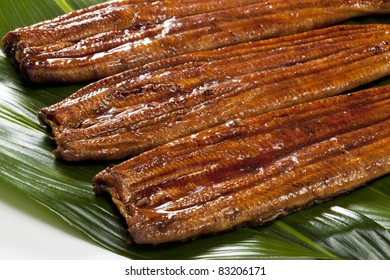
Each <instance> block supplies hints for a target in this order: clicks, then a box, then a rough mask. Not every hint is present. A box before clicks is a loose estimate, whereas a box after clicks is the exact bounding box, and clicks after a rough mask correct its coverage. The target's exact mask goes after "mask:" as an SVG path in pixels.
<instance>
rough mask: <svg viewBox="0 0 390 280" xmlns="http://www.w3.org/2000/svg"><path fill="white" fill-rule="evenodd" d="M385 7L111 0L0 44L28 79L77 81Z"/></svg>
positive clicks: (278, 0) (363, 2)
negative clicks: (111, 0) (113, 0)
mask: <svg viewBox="0 0 390 280" xmlns="http://www.w3.org/2000/svg"><path fill="white" fill-rule="evenodd" d="M389 12H390V2H389V1H387V0H386V1H385V0H381V1H379V0H371V1H368V0H348V1H345V0H337V1H336V0H332V1H330V0H310V1H309V0H301V1H295V0H288V1H286V0H269V1H254V0H239V1H233V0H225V1H220V0H218V1H216V0H214V1H212V0H208V1H195V0H180V1H174V2H172V1H157V2H151V1H146V2H145V1H116V2H109V3H105V4H101V5H97V6H92V7H90V8H87V9H85V10H79V11H75V12H73V13H71V14H69V15H65V16H62V17H59V18H56V19H53V20H52V21H46V22H43V23H39V24H37V25H33V26H31V27H26V28H21V29H17V30H16V31H12V32H10V33H9V34H7V35H6V36H5V37H4V38H3V45H4V49H5V50H6V52H7V53H9V54H10V55H13V56H14V58H15V61H16V63H17V64H18V65H19V64H20V65H19V67H20V69H21V72H22V74H23V75H24V76H25V77H26V78H27V79H28V80H30V81H32V82H36V83H39V82H81V81H91V80H96V79H100V78H102V77H106V76H110V75H112V74H115V73H119V72H122V71H124V70H127V69H133V68H135V67H138V66H141V65H144V64H146V63H149V62H153V61H157V60H159V59H163V58H167V57H174V56H177V55H180V54H184V53H192V52H195V51H201V50H210V49H215V48H219V47H223V46H227V45H233V44H237V43H243V42H249V41H253V40H259V39H264V38H269V37H277V36H282V35H288V34H293V33H298V32H302V31H306V30H311V29H315V28H319V27H323V26H326V25H332V24H334V23H337V22H340V21H343V20H345V19H348V18H351V17H355V16H364V15H369V14H379V13H389Z"/></svg>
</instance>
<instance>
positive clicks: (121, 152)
mask: <svg viewBox="0 0 390 280" xmlns="http://www.w3.org/2000/svg"><path fill="white" fill-rule="evenodd" d="M389 32H390V27H389V26H388V25H345V26H335V27H330V28H325V29H320V30H315V31H309V32H306V33H301V34H297V35H291V36H286V37H281V38H276V39H269V40H263V41H257V42H251V43H246V44H240V45H235V46H230V47H225V48H221V49H217V50H212V51H207V52H198V53H193V54H189V55H183V56H179V57H176V58H172V59H166V60H162V61H158V62H155V63H151V64H148V65H145V66H144V67H141V68H136V69H134V70H130V71H127V72H124V73H122V74H119V75H116V76H113V77H109V78H106V79H103V80H101V81H98V82H96V83H93V84H91V85H89V86H87V87H85V88H83V89H81V90H80V91H79V92H76V93H75V94H74V95H72V96H70V97H69V98H67V99H65V100H64V101H62V102H60V103H57V104H54V105H52V106H50V107H47V108H43V109H42V110H41V111H40V113H39V116H40V120H41V122H42V123H44V124H46V125H49V126H51V127H52V129H53V133H54V137H55V140H56V142H57V144H58V147H57V149H56V151H55V154H56V156H57V157H58V158H62V159H64V160H68V161H79V160H114V159H120V158H125V157H128V156H130V155H134V154H138V153H140V152H143V151H145V150H148V149H151V148H154V147H156V146H159V145H162V144H164V143H167V142H169V141H172V140H175V139H177V138H179V137H183V136H186V135H190V134H192V133H195V132H198V131H201V130H203V129H207V128H209V127H213V126H216V125H219V124H222V123H224V122H226V121H229V120H231V119H235V118H247V117H251V116H255V115H259V114H262V113H265V112H269V111H272V110H275V109H279V108H284V107H289V106H292V105H294V104H298V103H303V102H307V101H310V100H315V99H319V98H324V97H328V96H332V95H336V94H339V93H341V92H344V91H347V90H350V89H353V88H355V87H357V86H359V85H362V84H365V83H367V82H370V81H373V80H376V79H378V78H380V77H383V76H386V75H389V74H390V44H389V43H388V42H389V39H390V34H389Z"/></svg>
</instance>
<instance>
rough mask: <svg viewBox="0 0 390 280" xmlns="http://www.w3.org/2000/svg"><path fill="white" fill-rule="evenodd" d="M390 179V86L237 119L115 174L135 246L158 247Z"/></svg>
mask: <svg viewBox="0 0 390 280" xmlns="http://www.w3.org/2000/svg"><path fill="white" fill-rule="evenodd" d="M389 172H390V86H384V87H380V88H374V89H369V90H363V91H359V92H355V93H352V94H347V95H342V96H336V97H329V98H325V99H321V100H317V101H313V102H309V103H304V104H299V105H296V106H294V107H290V108H287V109H281V110H277V111H273V112H270V113H266V114H263V115H260V116H256V117H253V118H248V119H243V120H241V119H235V120H232V121H229V122H227V123H226V124H223V125H220V126H217V127H214V128H211V129H208V130H204V131H202V132H199V133H197V134H193V135H191V136H187V137H185V138H181V139H178V140H175V141H173V142H170V143H168V144H166V145H163V146H160V147H157V148H155V149H152V150H150V151H147V152H145V153H143V154H141V155H139V156H136V157H134V158H132V159H130V160H127V161H125V162H123V163H121V164H119V165H117V166H115V167H113V168H107V169H105V170H104V171H102V172H100V173H99V174H98V175H96V177H95V178H94V179H93V185H94V190H95V191H96V192H97V193H101V192H103V191H106V192H109V193H110V194H111V196H112V199H113V201H114V203H115V204H116V205H117V207H118V208H119V210H120V212H121V214H122V215H123V216H124V217H125V219H126V221H127V224H128V230H129V232H130V234H131V236H132V238H133V239H134V242H136V243H152V244H159V243H164V242H171V241H179V240H187V239H189V238H194V237H197V236H200V235H204V234H210V233H217V232H221V231H225V230H228V229H231V228H234V227H236V226H239V225H243V224H245V225H248V224H249V225H257V224H263V223H264V222H267V221H269V220H272V219H275V218H276V217H279V216H282V215H286V214H288V213H290V212H292V211H296V210H299V209H301V208H305V207H308V206H310V205H312V204H315V203H319V202H322V201H325V200H328V199H330V198H332V197H334V196H337V195H340V194H342V193H345V192H349V191H351V190H353V189H355V188H356V187H358V186H360V185H362V184H364V183H366V182H367V181H369V180H372V179H374V178H378V177H380V176H382V175H385V174H387V173H389Z"/></svg>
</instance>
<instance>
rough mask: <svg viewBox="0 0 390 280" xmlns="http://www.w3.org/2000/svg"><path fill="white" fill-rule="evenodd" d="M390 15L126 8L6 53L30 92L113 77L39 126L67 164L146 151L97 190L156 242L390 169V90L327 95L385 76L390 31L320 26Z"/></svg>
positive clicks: (250, 7) (46, 29)
mask: <svg viewBox="0 0 390 280" xmlns="http://www.w3.org/2000/svg"><path fill="white" fill-rule="evenodd" d="M389 13H390V1H388V0H382V1H380V0H371V1H368V0H347V1H345V0H332V1H331V0H301V1H292V0H291V1H290V0H288V1H286V0H269V1H259V0H257V1H256V0H237V1H233V0H205V1H196V0H177V1H174V2H172V1H165V0H161V1H151V0H117V1H112V2H107V3H103V4H99V5H95V6H91V7H89V8H86V9H82V10H77V11H74V12H72V13H69V14H67V15H63V16H60V17H57V18H55V19H52V20H49V21H45V22H41V23H38V24H35V25H32V26H30V27H24V28H19V29H17V30H15V31H12V32H9V33H8V34H7V35H6V36H5V37H4V38H3V41H2V43H3V46H4V50H5V52H6V54H7V55H9V56H11V57H12V59H13V62H14V64H15V65H16V66H17V67H19V68H20V70H21V72H22V74H23V76H24V77H25V78H26V79H27V80H29V81H31V82H35V83H43V82H50V83H56V82H84V81H92V80H97V79H100V78H103V77H107V78H105V79H102V80H100V81H98V82H95V83H92V84H90V85H88V86H86V87H84V88H82V89H80V90H79V91H77V92H76V93H74V94H73V95H71V96H69V97H68V98H66V99H65V100H63V101H61V102H59V103H57V104H54V105H52V106H49V107H47V108H43V109H42V110H41V111H40V112H39V119H40V121H41V123H43V124H45V125H47V126H49V127H51V128H52V131H53V134H54V137H55V140H56V142H57V145H58V147H57V149H56V150H55V155H56V156H57V157H58V158H61V159H64V160H68V161H80V160H115V159H121V158H126V157H129V156H131V155H136V154H139V153H141V152H143V153H142V154H141V155H138V156H136V157H133V158H131V159H129V160H127V161H125V162H123V163H122V164H119V165H117V166H116V167H113V168H107V169H106V170H104V171H102V172H100V173H99V174H98V175H96V176H95V178H94V179H93V185H94V190H95V192H97V193H101V192H105V191H106V192H109V193H110V194H111V196H112V199H113V201H114V203H115V204H116V205H117V206H118V208H119V209H120V211H121V213H122V214H123V216H124V217H125V218H126V221H127V224H128V227H129V232H130V233H131V235H132V237H133V239H134V241H135V242H137V243H152V244H159V243H164V242H171V241H178V240H186V239H188V238H194V237H197V236H199V235H202V234H209V233H215V232H221V231H224V230H227V229H230V228H233V227H236V226H238V225H242V224H262V223H264V222H266V221H269V220H271V219H274V218H276V217H278V216H282V215H285V214H288V213H290V212H292V211H295V210H298V209H301V208H304V207H308V206H310V205H312V204H314V203H319V202H321V201H324V200H327V199H329V198H331V197H334V196H336V195H339V194H342V193H345V192H348V191H350V190H352V189H354V188H356V187H358V186H359V185H361V184H363V183H365V182H367V181H369V180H372V179H374V178H377V177H379V176H382V175H384V174H386V173H388V172H390V130H389V124H390V86H386V87H380V88H376V89H370V90H365V91H359V92H355V93H352V94H347V95H343V96H338V97H332V96H334V95H337V94H340V93H343V92H345V91H349V90H351V89H353V88H355V87H357V86H359V85H363V84H365V83H368V82H370V81H373V80H376V79H378V78H381V77H384V76H387V75H389V74H390V44H389V39H390V38H389V37H390V33H389V32H390V27H389V26H388V25H375V24H370V25H344V26H334V27H330V28H325V29H318V28H321V27H324V26H328V25H332V24H335V23H338V22H341V21H343V20H346V19H349V18H351V17H356V16H364V15H371V14H389ZM312 29H318V30H315V31H308V30H312ZM304 31H308V32H305V33H300V32H304ZM295 33H300V34H296V35H291V34H295ZM285 35H290V36H285ZM271 37H272V38H274V39H268V40H262V41H258V40H260V39H267V38H271ZM275 37H277V38H275ZM118 73H119V74H118ZM113 74H116V75H114V76H112V75H113ZM108 76H110V77H108Z"/></svg>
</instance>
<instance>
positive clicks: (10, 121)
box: [0, 0, 390, 259]
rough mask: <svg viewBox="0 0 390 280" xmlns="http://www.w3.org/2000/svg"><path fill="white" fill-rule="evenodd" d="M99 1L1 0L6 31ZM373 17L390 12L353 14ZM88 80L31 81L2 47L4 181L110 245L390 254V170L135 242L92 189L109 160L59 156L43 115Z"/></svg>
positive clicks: (153, 254) (226, 253) (166, 252)
mask: <svg viewBox="0 0 390 280" xmlns="http://www.w3.org/2000/svg"><path fill="white" fill-rule="evenodd" d="M100 2H103V1H102V0H84V1H76V0H66V1H65V0H36V1H31V0H17V1H15V0H3V1H0V36H3V35H4V34H5V33H6V32H8V31H9V30H12V29H14V28H17V27H21V26H26V25H30V24H33V23H35V22H38V21H41V20H45V19H50V18H53V17H55V16H58V15H60V14H62V13H63V12H64V11H70V10H71V9H78V8H82V7H85V6H89V5H92V4H96V3H100ZM373 21H382V22H385V21H388V19H385V18H384V17H378V18H365V19H359V20H354V21H353V22H356V23H359V22H373ZM388 82H389V81H388V79H382V80H381V83H388ZM81 86H82V85H78V86H51V87H50V86H39V87H38V86H32V85H28V84H25V83H24V82H23V81H21V79H20V77H19V73H18V70H17V69H15V68H13V67H12V65H11V62H10V61H9V59H7V58H5V57H4V55H3V54H2V53H1V52H0V183H1V184H5V185H7V186H10V187H12V188H15V189H17V190H19V191H20V192H21V195H26V196H28V197H30V198H32V199H34V200H36V201H37V202H39V203H40V204H42V205H44V206H45V207H47V208H48V211H52V212H54V213H56V214H57V215H58V216H60V217H61V218H62V219H63V220H64V221H65V222H67V223H69V224H70V225H72V226H73V227H75V228H76V229H78V230H79V231H81V232H83V233H84V234H85V235H87V236H88V237H89V238H91V239H92V240H94V241H95V242H97V243H98V244H100V245H102V246H104V247H106V248H107V249H108V250H111V251H113V252H115V253H117V254H120V255H123V256H127V257H129V258H134V259H205V258H207V259H260V258H261V259H278V258H282V259H290V258H299V259H302V258H304V259H339V258H341V259H389V258H390V176H387V177H384V178H381V179H378V180H376V181H374V182H370V183H369V184H367V185H366V186H364V187H362V188H360V189H358V190H357V191H354V192H353V193H351V194H349V195H345V196H342V197H339V198H337V199H334V200H331V201H329V202H328V203H324V204H321V205H318V206H315V207H311V208H309V209H306V210H302V211H300V212H297V213H295V214H292V215H289V216H287V217H285V218H282V219H280V220H277V221H274V222H270V223H268V224H266V225H263V226H258V227H254V228H240V229H236V230H232V231H230V232H227V233H222V234H218V235H213V236H205V237H201V238H198V239H197V240H194V241H189V242H184V243H174V244H167V245H162V246H156V247H153V246H139V245H135V244H130V243H129V236H128V234H127V231H126V225H125V223H124V221H123V220H122V218H121V217H120V215H119V213H118V211H117V210H116V208H115V207H114V205H113V203H112V202H111V201H110V199H109V198H108V197H102V196H96V195H94V193H93V191H92V187H91V183H90V181H91V179H92V177H93V176H94V175H95V174H96V173H97V172H99V171H100V170H102V169H103V168H105V167H106V165H105V164H94V163H77V164H70V163H65V162H61V161H56V160H54V157H53V155H52V153H51V151H52V150H53V148H54V143H53V142H52V141H51V140H50V138H49V134H48V132H47V131H46V130H45V129H44V128H43V127H41V126H40V125H39V124H38V121H37V119H36V114H37V112H38V110H39V109H40V108H41V107H44V106H48V105H51V104H53V103H55V102H58V101H59V100H61V99H63V98H64V97H66V96H67V95H69V94H71V93H72V92H74V91H75V90H77V89H78V88H80V87H81Z"/></svg>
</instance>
